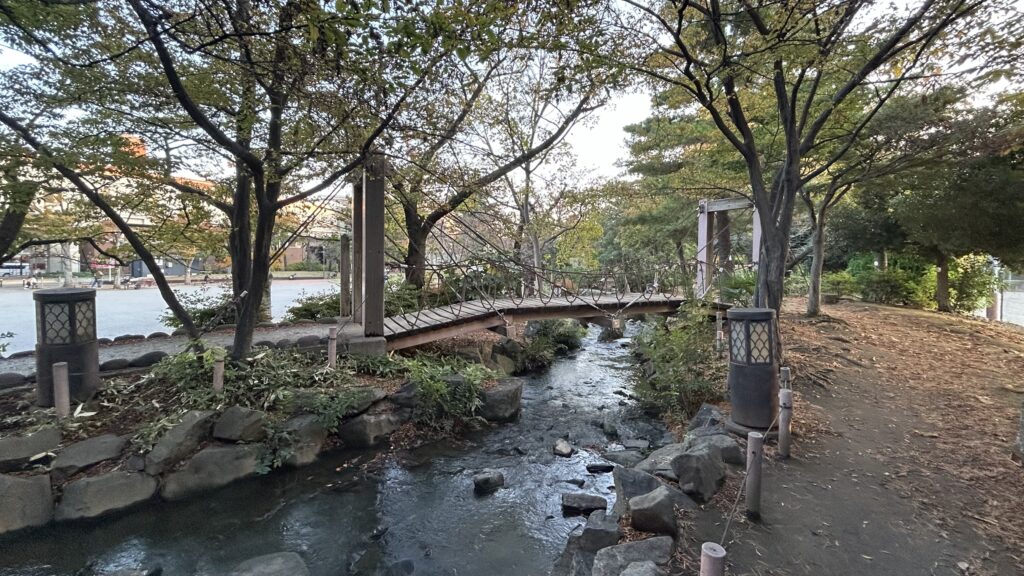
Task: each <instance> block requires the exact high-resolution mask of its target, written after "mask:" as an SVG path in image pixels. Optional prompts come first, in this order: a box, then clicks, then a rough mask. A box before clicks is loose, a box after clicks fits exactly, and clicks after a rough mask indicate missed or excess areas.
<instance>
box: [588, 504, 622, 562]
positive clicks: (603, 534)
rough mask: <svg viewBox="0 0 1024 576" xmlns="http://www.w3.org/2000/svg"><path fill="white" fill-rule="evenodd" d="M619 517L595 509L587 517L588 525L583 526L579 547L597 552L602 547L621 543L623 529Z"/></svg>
mask: <svg viewBox="0 0 1024 576" xmlns="http://www.w3.org/2000/svg"><path fill="white" fill-rule="evenodd" d="M618 520H619V519H618V517H617V516H615V515H613V514H608V513H606V512H605V511H604V510H595V511H593V512H591V513H590V516H589V517H587V525H586V526H584V527H583V533H582V534H580V538H579V547H580V549H581V550H586V551H588V552H597V551H598V550H600V549H601V548H607V547H609V546H614V545H616V544H618V543H619V538H621V537H622V529H621V528H620V527H619V521H618Z"/></svg>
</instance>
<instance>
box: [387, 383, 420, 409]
mask: <svg viewBox="0 0 1024 576" xmlns="http://www.w3.org/2000/svg"><path fill="white" fill-rule="evenodd" d="M418 393H419V384H417V383H415V382H413V381H412V380H406V381H405V383H404V384H402V387H401V388H399V389H398V391H397V392H395V393H394V394H392V395H391V396H389V397H388V400H391V401H392V402H394V403H395V404H397V405H399V406H401V407H403V408H415V407H416V394H418Z"/></svg>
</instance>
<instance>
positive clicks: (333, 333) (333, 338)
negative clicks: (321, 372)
mask: <svg viewBox="0 0 1024 576" xmlns="http://www.w3.org/2000/svg"><path fill="white" fill-rule="evenodd" d="M337 364H338V327H337V326H331V328H330V329H329V330H328V331H327V365H328V366H329V367H331V368H334V367H335V366H337Z"/></svg>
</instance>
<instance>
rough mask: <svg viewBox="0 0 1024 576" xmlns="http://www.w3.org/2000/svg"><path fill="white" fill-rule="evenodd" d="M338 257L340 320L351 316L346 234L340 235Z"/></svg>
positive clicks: (350, 276) (350, 263)
mask: <svg viewBox="0 0 1024 576" xmlns="http://www.w3.org/2000/svg"><path fill="white" fill-rule="evenodd" d="M338 245H339V250H338V251H339V252H340V256H339V258H338V281H339V282H340V283H341V292H340V293H339V294H338V299H339V300H340V303H341V307H340V309H339V310H338V312H339V314H340V315H341V317H342V318H345V317H347V316H351V315H352V254H351V253H350V252H349V251H350V250H351V249H352V244H351V241H350V240H349V237H348V234H342V235H341V238H340V239H339V241H338Z"/></svg>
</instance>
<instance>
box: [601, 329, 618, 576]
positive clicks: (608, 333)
mask: <svg viewBox="0 0 1024 576" xmlns="http://www.w3.org/2000/svg"><path fill="white" fill-rule="evenodd" d="M622 337H623V332H622V328H616V327H614V326H605V327H604V328H601V333H600V334H598V335H597V341H598V342H612V341H614V340H618V339H619V338H622ZM616 576H618V575H616Z"/></svg>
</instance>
